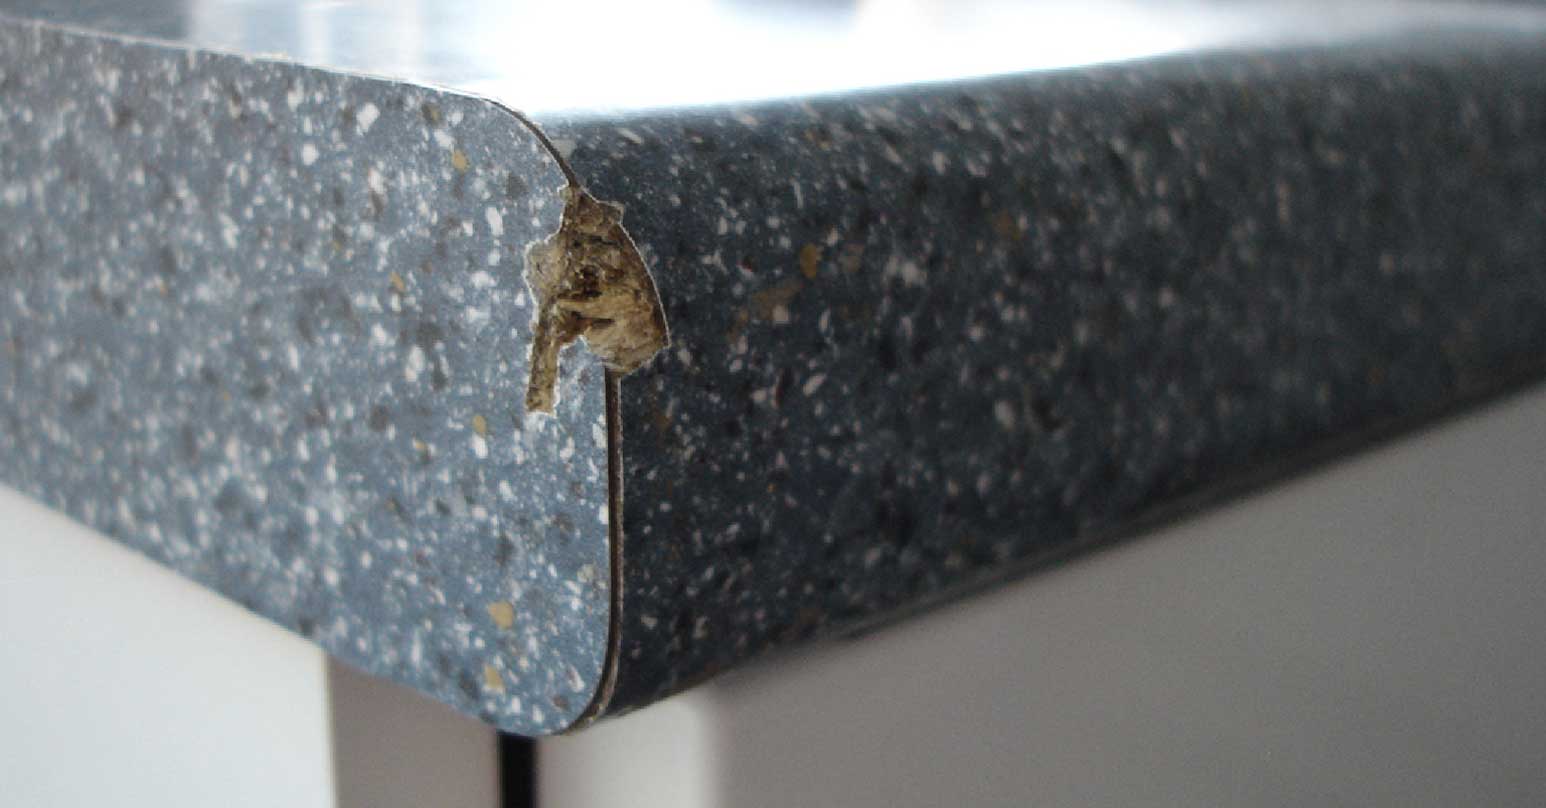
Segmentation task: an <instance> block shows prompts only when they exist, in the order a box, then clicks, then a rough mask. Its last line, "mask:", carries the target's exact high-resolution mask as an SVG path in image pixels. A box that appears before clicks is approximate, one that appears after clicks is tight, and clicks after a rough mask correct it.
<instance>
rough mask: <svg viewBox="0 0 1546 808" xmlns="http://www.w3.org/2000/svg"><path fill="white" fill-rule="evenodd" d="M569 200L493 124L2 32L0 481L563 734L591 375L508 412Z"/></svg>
mask: <svg viewBox="0 0 1546 808" xmlns="http://www.w3.org/2000/svg"><path fill="white" fill-rule="evenodd" d="M563 184H564V177H563V175H562V174H561V172H560V169H559V166H558V164H557V162H556V160H555V159H554V158H553V156H552V155H551V154H549V152H548V151H547V150H546V149H545V148H544V147H543V146H542V145H541V144H540V143H539V142H538V140H537V138H536V137H535V136H534V135H533V134H532V133H531V132H530V130H529V129H528V128H527V127H526V126H525V125H524V124H522V123H521V122H519V121H518V120H517V119H516V118H515V117H514V116H513V115H511V114H509V113H508V112H506V111H504V110H502V109H500V108H499V107H497V106H495V105H493V104H491V103H489V102H487V101H483V100H480V99H475V98H469V97H466V96H459V95H455V94H450V93H445V92H440V91H434V90H427V89H424V88H420V87H415V86H411V85H403V84H397V83H392V82H385V81H380V80H374V79H366V78H357V77H349V76H340V75H335V74H327V73H322V72H319V71H311V70H305V69H301V68H297V67H295V66H292V65H286V64H280V63H265V62H254V61H249V60H244V59H239V58H235V57H227V56H215V55H208V54H197V53H193V52H188V51H182V50H176V49H167V48H162V47H157V46H151V45H141V44H132V43H126V42H121V41H112V40H108V39H102V38H97V37H90V36H79V35H74V34H68V33H63V32H60V31H56V30H50V29H45V28H40V27H38V26H35V25H31V24H27V23H15V22H4V21H0V222H3V229H0V424H3V429H0V480H3V481H4V482H5V483H6V484H8V485H11V486H14V487H16V488H18V489H20V490H22V491H24V492H27V493H29V494H31V495H33V496H35V497H37V498H38V499H40V500H42V501H43V502H46V503H48V504H50V505H52V506H54V507H56V508H59V509H60V510H63V511H65V512H66V513H69V514H71V515H73V516H75V517H76V518H78V519H80V520H82V521H84V522H86V523H87V524H89V525H92V526H93V527H96V528H98V529H100V530H102V531H103V532H105V533H108V534H110V535H112V536H114V537H116V538H118V539H120V540H122V541H124V542H125V543H127V544H129V545H130V546H132V547H134V548H136V549H138V550H140V551H141V552H144V553H145V554H147V555H149V556H150V557H152V558H154V559H156V560H158V561H161V562H163V563H165V564H167V565H168V566H170V567H172V568H173V569H176V570H178V571H179V572H181V573H183V574H185V575H188V576H190V577H192V578H193V579H195V580H197V581H199V582H201V583H204V584H207V585H209V586H211V587H212V588H214V589H217V590H219V591H220V592H222V593H224V594H225V595H227V596H229V597H231V598H233V599H235V600H237V601H238V602H240V603H242V604H244V605H246V606H247V607H249V608H251V609H253V610H254V611H257V612H260V613H262V614H264V615H266V616H268V617H270V618H272V619H274V620H276V621H278V622H280V623H282V624H284V625H286V626H288V627H290V628H293V629H295V630H297V631H299V632H301V633H302V634H304V635H306V636H307V637H310V638H312V639H313V640H315V641H316V642H318V643H319V644H321V645H322V646H323V647H324V648H326V649H328V650H329V651H332V652H333V653H336V654H338V655H339V656H341V657H342V658H343V659H345V660H347V661H349V662H351V663H353V664H355V665H357V666H360V667H362V668H364V669H366V670H369V671H372V672H375V673H378V674H382V675H386V676H390V677H392V678H394V679H397V680H400V681H403V682H406V683H408V684H410V685H413V686H414V687H417V688H419V689H421V690H424V691H426V692H428V693H430V694H431V695H433V696H435V697H436V698H439V699H441V700H443V701H446V702H448V703H450V704H452V705H454V706H456V707H458V708H460V709H462V710H465V711H467V712H470V713H474V714H477V715H480V716H482V717H483V718H485V719H486V720H488V721H492V722H495V723H497V724H499V725H500V726H502V727H504V728H507V729H511V730H515V731H520V732H529V733H538V732H547V731H552V730H555V729H558V728H561V727H564V726H566V725H568V724H569V723H570V722H571V721H572V720H573V719H574V718H575V717H576V716H577V715H579V713H580V712H581V711H582V710H584V709H585V707H586V706H587V704H588V703H589V702H590V699H591V694H592V692H593V690H594V689H595V687H596V684H597V682H598V681H599V679H600V675H601V670H602V664H603V660H604V654H605V648H606V641H607V618H608V612H609V591H608V590H609V576H608V574H607V571H608V569H609V561H608V556H607V548H608V543H607V525H606V518H607V511H606V497H607V477H606V473H607V460H606V457H607V456H606V432H605V426H606V423H605V413H604V402H603V395H602V378H601V377H602V374H601V368H600V366H599V364H598V363H596V362H594V361H593V360H591V359H590V358H589V356H588V355H587V354H585V353H583V352H582V351H580V350H578V349H572V350H571V351H569V353H568V355H567V356H566V362H565V365H564V368H565V371H566V375H565V377H564V379H563V380H562V382H561V385H562V387H561V390H562V395H563V404H564V407H563V410H562V412H561V413H560V417H559V418H558V419H556V420H555V419H549V418H541V419H528V418H523V417H522V414H521V400H522V393H523V390H524V386H525V382H526V369H525V368H526V351H527V344H528V341H529V339H530V336H531V318H532V314H533V312H532V303H531V301H530V299H529V295H528V292H527V289H526V285H525V282H524V280H523V277H522V274H521V271H522V254H523V250H524V248H525V246H526V244H527V243H529V242H531V241H534V240H536V239H539V238H542V237H545V236H546V235H547V234H549V233H551V232H553V231H555V230H556V229H557V228H558V215H559V211H560V207H561V203H560V202H559V201H558V198H557V195H556V191H557V189H558V188H559V187H561V186H562V185H563ZM232 698H240V694H236V693H233V694H232Z"/></svg>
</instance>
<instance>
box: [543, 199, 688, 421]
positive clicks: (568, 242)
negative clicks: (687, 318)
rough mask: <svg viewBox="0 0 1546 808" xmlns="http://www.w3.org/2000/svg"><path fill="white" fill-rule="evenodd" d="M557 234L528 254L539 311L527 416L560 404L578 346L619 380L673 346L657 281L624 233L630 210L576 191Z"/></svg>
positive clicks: (552, 409)
mask: <svg viewBox="0 0 1546 808" xmlns="http://www.w3.org/2000/svg"><path fill="white" fill-rule="evenodd" d="M560 194H561V195H562V198H563V200H564V210H563V214H562V218H561V220H560V224H559V228H558V231H557V232H556V233H553V234H552V235H550V236H548V237H547V238H545V239H543V240H541V241H537V242H534V243H532V244H531V245H530V246H528V247H527V249H526V283H527V285H528V286H529V287H530V289H531V293H532V297H533V299H534V300H535V301H536V304H537V314H536V324H535V326H534V328H533V335H532V343H531V356H530V361H529V363H528V367H529V369H530V371H529V372H530V376H529V377H528V380H527V385H526V411H527V412H528V413H533V412H538V413H546V414H549V415H551V414H552V413H553V411H554V407H555V406H556V405H557V403H558V375H559V369H558V359H559V356H558V355H559V352H560V351H561V350H562V349H563V348H564V346H566V345H568V344H569V343H571V342H574V341H575V340H576V339H581V338H583V339H584V340H585V345H586V347H587V348H588V349H589V350H590V351H591V353H594V354H595V355H596V356H598V357H600V359H601V361H602V363H603V364H604V365H605V366H606V367H607V369H608V370H611V371H613V372H615V373H618V374H626V373H631V372H632V371H634V370H637V369H638V368H639V367H641V366H642V365H644V363H646V362H648V361H649V360H650V359H651V358H652V357H654V356H655V354H656V353H659V352H660V350H661V349H663V348H665V347H666V345H667V344H669V342H670V337H669V335H668V332H667V329H666V316H665V311H664V310H663V309H662V308H661V305H660V295H659V293H658V292H657V291H656V289H655V281H654V279H653V278H651V277H650V273H649V270H648V269H647V268H646V267H645V266H644V258H643V257H642V256H641V255H640V254H639V249H638V247H637V246H635V245H634V243H633V239H632V238H630V237H629V235H628V231H626V230H624V229H623V209H622V207H621V206H619V205H616V204H614V203H611V202H602V201H600V200H598V199H596V198H595V197H593V196H591V195H590V194H589V193H586V191H585V190H584V189H583V188H580V187H579V186H577V185H575V184H574V183H570V184H568V185H566V186H564V188H563V189H562V190H561V191H560Z"/></svg>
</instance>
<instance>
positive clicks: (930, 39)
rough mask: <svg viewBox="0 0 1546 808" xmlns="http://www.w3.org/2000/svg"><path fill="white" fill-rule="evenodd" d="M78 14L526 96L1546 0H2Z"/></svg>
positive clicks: (924, 75)
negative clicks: (1505, 0)
mask: <svg viewBox="0 0 1546 808" xmlns="http://www.w3.org/2000/svg"><path fill="white" fill-rule="evenodd" d="M7 9H8V10H11V11H22V12H26V13H27V15H29V16H41V17H45V18H53V19H57V20H65V21H70V22H73V23H77V24H80V23H81V21H83V20H87V21H100V23H101V24H100V26H93V25H91V24H90V23H89V22H88V23H87V24H86V27H101V28H104V29H107V30H112V31H118V32H127V33H135V34H140V35H144V36H150V37H153V38H159V39H173V40H178V41H182V42H186V43H189V44H195V45H199V46H203V47H211V48H216V49H220V50H228V51H235V52H239V53H244V54H262V55H268V56H276V57H282V58H286V59H291V60H294V61H297V62H301V63H304V64H310V65H315V66H319V67H331V68H337V69H344V70H352V71H360V72H366V73H372V74H378V75H384V76H390V77H395V78H403V79H409V80H414V81H420V82H427V83H433V84H440V85H446V86H450V87H454V88H456V89H461V90H466V91H471V92H477V93H481V94H485V95H488V96H491V97H494V98H497V99H499V100H501V101H503V102H505V103H508V104H510V105H511V106H514V107H516V108H519V109H522V110H524V111H526V112H529V113H534V114H542V113H548V112H554V111H567V110H576V109H599V110H608V111H614V112H615V111H628V110H637V109H646V108H654V107H663V106H685V105H698V104H709V103H717V102H727V101H744V100H754V99H765V98H776V97H798V96H806V95H814V94H822V93H830V92H837V91H843V90H853V89H860V88H871V87H884V86H893V85H903V84H913V83H920V82H930V81H943V80H951V79H961V78H969V77H976V76H987V75H997V74H1004V73H1016V72H1022V71H1028V70H1038V69H1053V68H1064V67H1074V66H1079V65H1088V64H1096V63H1103V62H1113V61H1122V60H1129V59H1136V58H1142V57H1147V56H1156V55H1161V54H1169V53H1178V52H1186V51H1200V50H1213V49H1221V48H1232V47H1262V46H1277V45H1298V44H1323V43H1324V44H1330V43H1335V42H1345V41H1347V40H1349V39H1356V38H1359V37H1371V36H1378V35H1381V34H1390V33H1397V32H1406V31H1411V30H1414V29H1425V28H1456V27H1465V28H1491V29H1499V30H1509V31H1514V32H1520V31H1522V30H1539V31H1546V9H1543V8H1542V7H1540V6H1529V5H1510V4H1476V3H1429V2H1377V3H1324V2H1277V3H1261V2H1247V3H1224V2H1211V3H1205V2H1190V1H1188V2H1135V1H1134V0H1095V1H1094V2H1069V1H1068V0H1063V1H1062V2H1017V1H1016V0H792V1H790V2H774V1H772V0H766V1H763V0H673V1H672V2H657V3H640V2H630V0H591V1H590V2H583V3H582V2H576V3H559V2H552V1H551V0H451V2H430V1H429V0H397V1H396V2H392V1H385V2H383V1H374V2H373V1H370V0H280V1H279V2H274V1H273V0H150V2H144V0H142V1H141V2H137V3H136V2H125V1H124V0H85V1H84V2H83V0H76V1H75V2H73V3H64V4H60V3H57V2H47V1H46V0H0V10H7Z"/></svg>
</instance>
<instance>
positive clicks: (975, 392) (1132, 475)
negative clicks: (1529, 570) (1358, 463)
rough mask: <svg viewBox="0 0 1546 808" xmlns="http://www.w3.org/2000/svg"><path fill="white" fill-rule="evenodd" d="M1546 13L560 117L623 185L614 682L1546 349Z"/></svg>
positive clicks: (1374, 423)
mask: <svg viewBox="0 0 1546 808" xmlns="http://www.w3.org/2000/svg"><path fill="white" fill-rule="evenodd" d="M1542 98H1546V41H1543V40H1541V39H1539V38H1538V37H1530V36H1523V35H1513V34H1507V33H1497V34H1485V33H1482V34H1476V35H1444V36H1439V35H1434V36H1427V37H1416V36H1414V37H1412V38H1410V39H1406V40H1399V41H1384V42H1375V43H1369V44H1367V45H1365V46H1364V47H1361V48H1358V49H1351V50H1347V49H1344V50H1318V49H1308V50H1303V49H1302V50H1288V51H1281V52H1263V53H1253V54H1249V55H1236V54H1223V55H1216V56H1207V57H1202V58H1172V59H1162V60H1154V61H1150V62H1143V63H1137V64H1133V65H1130V66H1119V67H1103V68H1092V69H1084V70H1077V71H1067V72H1061V73H1054V74H1046V75H1039V76H1023V77H1013V78H1006V79H1002V80H990V81H974V82H966V83H958V84H948V85H937V86H932V87H927V88H922V89H919V90H913V91H904V92H891V93H873V94H868V95H860V96H847V97H839V98H826V99H814V100H810V101H801V102H790V103H771V104H762V105H753V106H740V107H730V108H714V109H703V110H694V111H687V112H680V113H660V114H643V115H637V116H632V117H630V118H628V119H625V120H614V119H606V118H601V119H598V118H570V119H567V120H564V119H555V120H545V121H542V123H543V124H544V126H545V127H546V129H547V131H548V132H549V134H550V135H552V136H553V137H554V138H555V139H557V141H558V142H560V143H562V144H564V146H563V148H566V149H567V150H568V151H569V154H570V162H571V164H572V165H573V167H574V168H575V170H576V171H578V172H579V173H580V174H581V176H583V177H584V178H585V180H586V182H587V183H588V184H589V186H590V187H591V188H592V190H593V191H594V192H595V193H597V194H598V195H600V196H602V197H604V198H608V199H615V200H619V201H621V202H623V203H624V204H626V205H627V206H628V210H629V217H628V219H627V220H626V221H627V224H628V226H629V228H630V231H631V232H632V233H633V235H634V238H635V239H636V240H637V241H638V242H639V244H640V246H641V249H643V250H644V252H645V253H646V255H647V256H649V257H651V258H652V260H653V263H654V267H655V277H656V281H657V284H658V285H659V288H660V292H661V295H662V297H663V299H664V302H665V307H666V313H667V318H668V320H669V321H670V323H671V324H672V330H673V339H674V341H675V346H674V348H673V350H671V351H670V352H668V353H667V354H666V355H664V356H663V357H661V358H659V359H657V361H656V363H655V364H654V365H653V366H650V367H648V368H646V369H645V370H642V371H640V372H639V373H637V374H635V375H634V376H630V377H629V378H627V379H625V380H624V382H623V387H622V423H623V429H624V439H625V440H624V464H625V482H626V495H627V500H626V505H625V520H624V521H625V526H626V539H625V546H624V552H623V556H624V567H623V597H624V600H623V606H622V613H621V615H620V620H621V623H622V625H623V633H622V648H621V656H620V668H619V672H618V680H617V689H616V692H615V695H614V698H613V700H612V702H611V705H610V707H611V709H612V710H614V711H616V710H621V709H626V708H628V707H631V706H634V705H639V704H643V703H647V702H649V701H651V700H653V699H655V698H657V697H659V696H660V695H662V694H665V693H669V692H671V691H673V690H676V689H679V688H681V687H683V686H685V685H688V684H690V683H692V682H694V681H696V680H698V679H701V678H703V677H704V676H706V675H709V674H712V673H713V672H715V671H718V670H722V669H724V668H727V667H729V666H732V665H735V664H738V663H740V662H742V661H744V660H745V659H747V658H748V657H751V656H754V655H756V654H758V653H761V652H763V651H766V650H768V649H770V648H774V647H777V646H780V645H787V644H790V643H794V642H797V641H801V640H805V639H808V638H811V637H815V636H819V635H823V634H832V633H836V632H841V631H843V630H846V629H851V628H853V627H855V626H862V625H864V624H865V623H866V622H868V621H872V620H875V619H877V618H880V617H883V616H884V615H886V614H887V613H889V612H893V611H896V610H905V609H908V608H910V607H912V606H914V605H916V604H919V603H924V602H929V601H932V600H936V599H938V598H940V597H941V596H944V595H948V594H950V593H951V592H959V591H962V590H963V589H965V588H968V587H970V586H972V585H974V584H978V583H981V582H983V581H985V580H990V579H993V578H995V577H1002V576H1003V575H1005V574H1006V573H1010V572H1013V571H1015V570H1018V569H1022V568H1024V567H1026V566H1027V565H1029V564H1034V563H1036V562H1037V561H1039V560H1041V559H1045V558H1048V557H1050V556H1054V555H1058V554H1061V553H1064V552H1066V551H1067V550H1069V549H1070V548H1071V547H1074V546H1077V545H1079V544H1082V543H1083V544H1087V543H1090V542H1093V541H1098V540H1102V539H1104V538H1106V537H1109V536H1111V535H1112V534H1114V533H1115V532H1117V531H1119V530H1121V529H1122V528H1123V527H1124V526H1126V525H1128V524H1131V523H1133V522H1134V520H1137V519H1141V518H1143V517H1145V516H1146V515H1147V514H1149V513H1152V512H1153V511H1155V510H1157V509H1158V508H1160V507H1162V506H1164V505H1166V504H1168V503H1171V502H1174V501H1176V500H1178V499H1181V498H1186V497H1191V496H1194V495H1196V494H1197V493H1199V492H1205V491H1206V490H1207V489H1209V488H1210V487H1214V488H1217V487H1220V486H1226V487H1227V486H1228V485H1229V484H1230V483H1231V481H1233V480H1235V479H1238V478H1240V477H1242V476H1245V475H1249V474H1255V473H1258V472H1259V471H1260V470H1263V469H1278V470H1282V469H1285V468H1287V467H1289V466H1291V465H1292V464H1293V463H1294V462H1295V460H1296V458H1301V457H1304V456H1305V453H1306V452H1309V451H1314V450H1315V448H1316V447H1317V446H1320V445H1322V444H1325V443H1327V442H1329V441H1335V440H1346V439H1347V438H1349V437H1350V436H1356V435H1359V434H1364V433H1367V432H1369V431H1371V430H1376V429H1379V428H1381V427H1382V426H1384V425H1387V424H1390V423H1393V422H1396V421H1400V420H1404V419H1405V420H1409V419H1411V418H1413V417H1415V416H1421V415H1424V414H1432V413H1434V412H1437V411H1438V410H1440V409H1442V408H1444V407H1447V406H1450V405H1452V404H1453V403H1455V402H1457V401H1462V400H1468V399H1471V398H1474V397H1476V396H1478V395H1482V394H1485V393H1487V392H1490V391H1492V390H1494V389H1496V388H1497V387H1498V386H1500V385H1506V384H1509V383H1511V382H1514V381H1518V380H1520V379H1523V378H1528V377H1533V376H1535V375H1538V374H1539V373H1540V371H1541V369H1542V367H1543V362H1546V183H1543V182H1541V178H1542V177H1546V107H1543V106H1542V105H1541V104H1540V103H1539V102H1540V99H1542Z"/></svg>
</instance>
